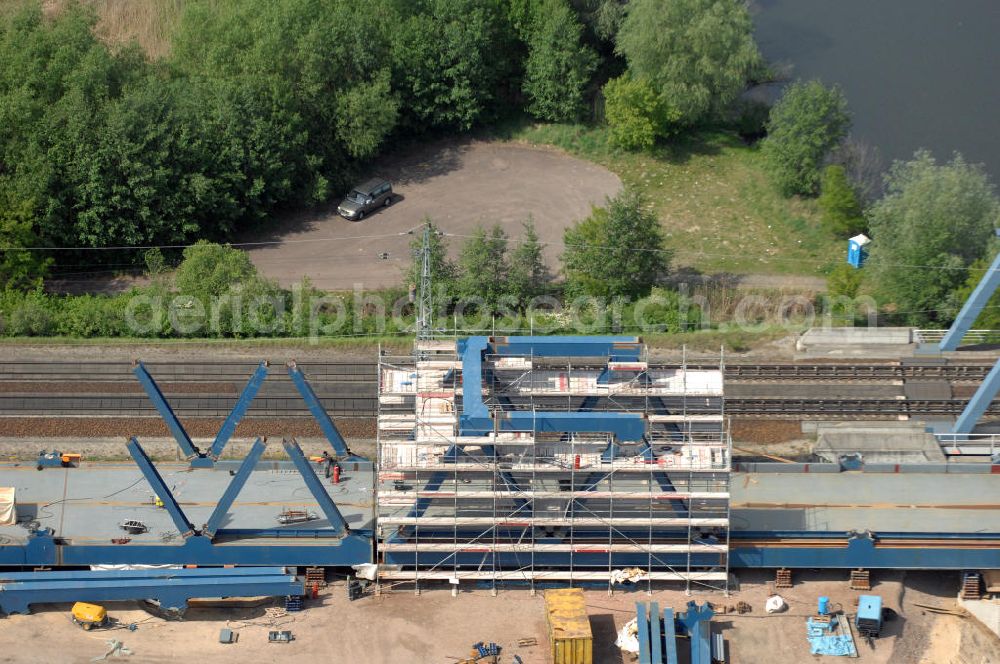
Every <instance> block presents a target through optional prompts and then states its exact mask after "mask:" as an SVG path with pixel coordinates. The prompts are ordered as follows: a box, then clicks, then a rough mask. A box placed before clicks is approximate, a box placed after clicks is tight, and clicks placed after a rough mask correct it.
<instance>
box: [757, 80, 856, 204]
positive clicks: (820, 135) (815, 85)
mask: <svg viewBox="0 0 1000 664" xmlns="http://www.w3.org/2000/svg"><path fill="white" fill-rule="evenodd" d="M850 125H851V120H850V116H849V115H848V112H847V101H846V100H845V99H844V95H843V93H842V92H841V91H840V88H838V87H837V86H834V87H832V88H827V87H825V86H824V85H823V84H822V83H820V82H819V81H809V82H808V83H802V82H795V83H792V84H791V85H789V86H788V87H787V88H786V89H785V92H784V94H783V95H782V96H781V99H779V100H778V102H777V103H776V104H775V105H774V107H773V108H772V109H771V117H770V119H769V120H768V123H767V138H765V139H764V140H763V141H762V142H761V152H762V153H763V154H764V157H765V158H766V159H767V162H768V167H769V169H770V171H771V175H772V177H773V178H774V180H775V182H776V183H777V185H778V187H779V188H780V189H781V191H782V193H783V194H785V195H786V196H792V195H794V194H800V195H804V196H811V195H813V194H815V193H816V189H817V188H818V187H819V176H820V167H821V166H822V164H823V160H824V158H826V156H827V154H829V152H830V151H831V150H832V149H833V148H834V147H836V146H837V144H838V143H840V142H841V140H843V138H844V137H845V136H846V135H847V130H848V128H849V127H850Z"/></svg>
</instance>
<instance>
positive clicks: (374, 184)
mask: <svg viewBox="0 0 1000 664" xmlns="http://www.w3.org/2000/svg"><path fill="white" fill-rule="evenodd" d="M390 205H392V185H391V184H390V183H389V181H388V180H382V179H378V178H376V179H374V180H369V181H368V182H365V183H364V184H362V185H359V186H357V187H355V188H354V189H352V190H351V193H349V194H348V195H347V198H345V199H344V200H342V201H341V202H340V205H338V206H337V213H338V214H340V216H341V217H344V218H345V219H350V220H351V221H361V220H362V219H364V218H365V214H366V213H368V212H371V211H372V210H374V209H376V208H378V207H382V206H385V207H389V206H390Z"/></svg>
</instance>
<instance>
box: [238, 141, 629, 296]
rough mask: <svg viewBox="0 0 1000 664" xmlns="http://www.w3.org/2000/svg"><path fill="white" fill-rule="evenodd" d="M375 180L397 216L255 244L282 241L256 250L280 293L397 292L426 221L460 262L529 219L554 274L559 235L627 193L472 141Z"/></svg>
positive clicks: (306, 225)
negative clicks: (482, 240) (302, 287)
mask: <svg viewBox="0 0 1000 664" xmlns="http://www.w3.org/2000/svg"><path fill="white" fill-rule="evenodd" d="M371 175H378V176H382V177H386V178H388V179H390V180H391V181H392V183H393V188H394V191H395V192H396V193H397V196H396V198H395V199H394V202H393V204H392V206H391V207H389V208H386V209H382V210H379V211H377V212H375V213H372V214H370V215H368V216H366V217H365V219H364V220H363V221H361V222H350V221H348V220H346V219H342V218H341V217H339V216H337V214H336V205H335V204H333V205H331V206H330V207H329V208H328V209H326V210H325V211H323V212H315V213H311V214H306V215H297V216H294V217H291V218H288V219H285V220H282V221H281V222H280V226H279V227H277V228H272V229H269V232H268V234H267V235H264V236H258V237H254V238H249V240H250V241H272V240H279V241H280V244H274V245H265V246H260V247H257V248H252V249H250V256H251V258H252V259H253V262H254V264H256V265H257V267H258V268H259V269H260V270H261V272H262V273H263V274H265V275H267V276H268V277H271V278H273V279H277V280H278V282H279V283H280V284H281V285H283V286H290V285H291V284H294V283H296V282H298V281H299V280H300V279H301V278H302V277H304V276H308V277H309V278H310V279H311V280H312V283H313V285H314V286H316V287H318V288H322V289H325V290H350V289H353V288H355V286H356V285H360V286H359V287H360V288H365V289H370V288H379V287H385V286H398V285H403V281H404V274H405V272H406V270H407V269H408V267H409V264H410V260H411V259H410V241H411V240H412V239H413V236H411V235H406V232H407V231H408V230H411V229H413V228H414V227H416V226H418V225H419V224H420V223H421V221H422V220H423V219H424V217H427V216H429V217H430V218H431V219H433V220H434V222H435V223H436V224H437V225H438V226H439V227H440V228H441V229H442V230H443V231H445V232H446V233H453V234H455V235H456V236H459V237H452V238H450V239H449V244H450V247H451V253H452V255H453V256H455V255H457V253H458V249H459V247H460V245H461V244H462V242H463V241H464V239H465V238H464V237H463V236H468V235H471V234H472V233H473V232H474V231H475V229H476V227H477V226H479V225H485V226H488V225H492V224H493V223H499V224H501V225H502V226H503V227H504V229H505V230H506V231H507V233H508V234H509V235H510V236H512V237H515V238H516V237H518V236H519V235H520V233H521V222H523V221H524V220H526V219H527V218H528V216H529V215H530V216H531V217H532V218H533V219H534V221H535V229H536V231H537V233H538V235H539V237H540V238H541V240H542V242H545V243H548V246H547V247H546V251H545V256H546V260H547V261H548V263H549V264H550V265H551V266H553V267H555V266H556V265H557V262H558V256H559V253H560V252H561V251H562V233H563V229H564V228H566V227H567V226H569V225H570V224H572V223H573V222H574V221H577V220H578V219H582V218H584V217H586V216H587V215H588V214H589V213H590V209H591V206H592V205H601V204H603V203H604V200H605V198H606V197H607V196H613V195H614V194H616V193H617V192H618V191H619V190H620V189H621V181H620V180H619V179H618V176H617V175H615V174H614V173H611V172H610V171H607V170H605V169H604V168H602V167H600V166H597V165H596V164H591V163H589V162H586V161H583V160H580V159H576V158H574V157H570V156H569V155H566V154H563V153H562V152H559V151H557V150H554V149H544V148H534V147H528V146H523V145H516V144H512V143H502V142H484V141H474V140H464V141H454V140H451V141H439V142H436V143H432V144H430V145H424V146H421V147H419V148H415V149H413V150H412V151H410V152H407V153H404V154H400V155H396V156H392V157H389V158H387V159H386V160H385V161H384V162H383V163H381V164H379V166H378V167H377V168H376V169H373V171H372V173H371ZM383 253H385V254H388V258H387V259H383V258H380V255H381V254H383Z"/></svg>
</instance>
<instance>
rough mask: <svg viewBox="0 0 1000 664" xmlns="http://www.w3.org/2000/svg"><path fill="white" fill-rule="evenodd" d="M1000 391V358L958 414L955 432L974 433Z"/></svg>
mask: <svg viewBox="0 0 1000 664" xmlns="http://www.w3.org/2000/svg"><path fill="white" fill-rule="evenodd" d="M998 392H1000V360H997V363H996V364H995V365H993V368H992V369H991V370H990V372H989V373H988V374H987V375H986V378H984V379H983V382H982V384H981V385H980V386H979V389H977V390H976V393H975V394H973V395H972V398H971V399H969V403H968V404H967V405H966V406H965V409H964V410H963V411H962V414H961V415H959V416H958V420H956V421H955V428H954V430H953V433H972V430H973V429H975V428H976V424H978V423H979V420H980V419H981V418H982V416H983V415H984V414H985V413H986V410H987V409H988V408H989V407H990V404H991V403H993V399H994V398H995V397H996V395H997V393H998Z"/></svg>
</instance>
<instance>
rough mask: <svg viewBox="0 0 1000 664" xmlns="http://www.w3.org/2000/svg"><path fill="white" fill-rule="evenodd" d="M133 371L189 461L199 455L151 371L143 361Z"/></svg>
mask: <svg viewBox="0 0 1000 664" xmlns="http://www.w3.org/2000/svg"><path fill="white" fill-rule="evenodd" d="M132 373H134V374H135V377H136V378H138V379H139V383H140V384H141V385H142V387H143V389H144V390H146V394H147V395H148V396H149V400H150V401H152V402H153V405H154V406H155V407H156V410H157V411H159V413H160V417H162V418H163V421H164V422H166V423H167V428H169V429H170V433H171V434H173V436H174V440H176V441H177V444H178V445H180V446H181V451H182V452H184V456H185V458H186V459H188V460H189V461H190V460H191V459H193V458H195V457H197V456H198V455H199V453H200V450H199V449H198V448H197V447H196V446H195V444H194V443H192V442H191V437H190V436H188V433H187V431H185V430H184V427H183V425H181V422H180V420H179V419H177V415H175V414H174V409H173V408H171V407H170V404H169V403H167V400H166V398H165V397H164V396H163V392H161V391H160V386H159V385H157V384H156V381H155V380H153V377H152V376H151V375H150V373H149V371H147V370H146V367H145V366H144V365H143V363H142V362H136V363H135V368H134V369H132Z"/></svg>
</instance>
